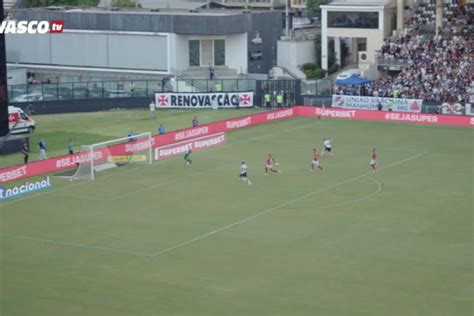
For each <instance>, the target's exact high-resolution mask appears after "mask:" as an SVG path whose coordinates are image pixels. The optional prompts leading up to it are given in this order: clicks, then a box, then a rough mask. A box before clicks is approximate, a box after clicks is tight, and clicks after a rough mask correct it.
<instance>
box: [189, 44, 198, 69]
mask: <svg viewBox="0 0 474 316" xmlns="http://www.w3.org/2000/svg"><path fill="white" fill-rule="evenodd" d="M200 59H201V56H200V42H199V41H194V40H191V41H189V66H200V65H201V61H200Z"/></svg>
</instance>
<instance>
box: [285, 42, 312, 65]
mask: <svg viewBox="0 0 474 316" xmlns="http://www.w3.org/2000/svg"><path fill="white" fill-rule="evenodd" d="M315 58H316V50H315V45H314V41H278V62H277V64H278V66H279V67H286V66H287V65H290V66H291V67H299V66H301V65H303V64H305V63H314V62H315Z"/></svg>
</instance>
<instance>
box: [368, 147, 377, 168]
mask: <svg viewBox="0 0 474 316" xmlns="http://www.w3.org/2000/svg"><path fill="white" fill-rule="evenodd" d="M370 166H371V167H372V170H373V171H375V169H376V167H377V153H376V152H375V148H374V149H372V157H371V159H370Z"/></svg>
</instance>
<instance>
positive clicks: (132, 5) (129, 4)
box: [112, 0, 137, 8]
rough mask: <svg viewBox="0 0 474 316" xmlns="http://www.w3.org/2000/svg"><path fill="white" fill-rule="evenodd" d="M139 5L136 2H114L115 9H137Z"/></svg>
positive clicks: (116, 0)
mask: <svg viewBox="0 0 474 316" xmlns="http://www.w3.org/2000/svg"><path fill="white" fill-rule="evenodd" d="M136 5H137V3H136V2H135V0H112V6H113V7H120V8H135V7H136Z"/></svg>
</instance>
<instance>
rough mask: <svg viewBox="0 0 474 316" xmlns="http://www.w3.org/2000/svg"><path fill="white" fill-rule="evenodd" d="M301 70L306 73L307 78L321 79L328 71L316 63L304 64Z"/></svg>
mask: <svg viewBox="0 0 474 316" xmlns="http://www.w3.org/2000/svg"><path fill="white" fill-rule="evenodd" d="M301 70H302V71H303V72H304V73H305V75H306V78H308V79H320V78H323V77H324V76H325V75H326V71H325V70H323V69H321V68H320V67H319V66H318V65H317V64H314V63H307V64H303V65H302V66H301Z"/></svg>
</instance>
